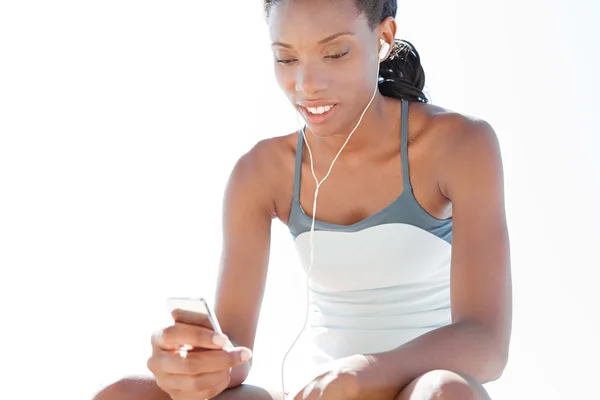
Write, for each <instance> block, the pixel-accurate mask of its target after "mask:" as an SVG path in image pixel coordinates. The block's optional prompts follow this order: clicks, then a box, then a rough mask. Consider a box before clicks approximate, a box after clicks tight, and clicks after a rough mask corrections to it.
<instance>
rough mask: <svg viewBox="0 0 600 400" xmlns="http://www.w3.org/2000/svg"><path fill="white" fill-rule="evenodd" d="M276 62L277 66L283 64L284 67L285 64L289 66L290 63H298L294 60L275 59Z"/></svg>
mask: <svg viewBox="0 0 600 400" xmlns="http://www.w3.org/2000/svg"><path fill="white" fill-rule="evenodd" d="M276 61H277V63H279V64H284V65H286V64H291V63H293V62H294V61H298V60H295V59H289V60H279V59H276Z"/></svg>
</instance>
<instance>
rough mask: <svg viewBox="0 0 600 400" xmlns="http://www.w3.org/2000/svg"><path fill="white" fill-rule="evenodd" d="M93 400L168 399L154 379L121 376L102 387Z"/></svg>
mask: <svg viewBox="0 0 600 400" xmlns="http://www.w3.org/2000/svg"><path fill="white" fill-rule="evenodd" d="M93 400H170V397H169V396H168V395H167V394H166V393H165V392H163V391H162V390H161V389H160V388H159V387H158V386H157V385H156V382H155V381H154V379H151V378H138V377H132V378H123V379H121V380H119V381H118V382H115V383H113V384H112V385H110V386H107V387H106V388H104V389H102V390H101V391H100V392H99V393H97V394H96V396H95V397H94V398H93Z"/></svg>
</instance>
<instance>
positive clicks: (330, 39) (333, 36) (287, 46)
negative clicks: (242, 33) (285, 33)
mask: <svg viewBox="0 0 600 400" xmlns="http://www.w3.org/2000/svg"><path fill="white" fill-rule="evenodd" d="M344 35H349V36H354V33H353V32H338V33H334V34H333V35H330V36H327V37H326V38H325V39H321V40H319V41H318V43H319V44H325V43H328V42H331V41H333V40H335V39H337V38H339V37H340V36H344ZM271 46H281V47H285V48H288V49H289V48H291V47H292V46H291V45H289V44H287V43H282V42H273V43H271Z"/></svg>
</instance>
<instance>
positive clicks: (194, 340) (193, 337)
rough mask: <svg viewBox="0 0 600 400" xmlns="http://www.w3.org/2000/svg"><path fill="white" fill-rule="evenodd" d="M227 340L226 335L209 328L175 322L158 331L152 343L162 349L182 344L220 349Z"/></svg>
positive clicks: (172, 348) (171, 348) (175, 347)
mask: <svg viewBox="0 0 600 400" xmlns="http://www.w3.org/2000/svg"><path fill="white" fill-rule="evenodd" d="M227 341H228V338H227V336H225V335H222V334H219V333H215V332H214V331H213V330H211V329H207V328H204V327H201V326H196V325H190V324H184V323H179V322H176V323H175V324H174V325H172V326H170V327H168V328H165V329H163V330H162V331H160V332H159V334H158V335H157V336H156V337H155V338H154V345H155V347H158V348H161V349H164V350H174V349H178V348H179V347H180V346H181V345H184V344H186V345H190V346H192V347H193V348H201V349H222V348H223V347H225V345H226V344H227Z"/></svg>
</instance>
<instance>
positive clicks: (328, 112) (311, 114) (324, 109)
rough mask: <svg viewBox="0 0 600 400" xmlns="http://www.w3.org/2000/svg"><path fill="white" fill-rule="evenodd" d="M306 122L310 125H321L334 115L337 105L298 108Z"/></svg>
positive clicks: (324, 104) (301, 106)
mask: <svg viewBox="0 0 600 400" xmlns="http://www.w3.org/2000/svg"><path fill="white" fill-rule="evenodd" d="M299 108H300V110H301V112H302V115H303V116H304V118H305V120H306V122H307V123H308V124H311V125H321V124H324V123H326V122H327V121H329V120H330V119H331V118H332V117H333V115H335V113H336V111H337V108H338V105H337V104H335V103H333V104H332V103H328V104H327V103H322V105H318V106H317V105H311V106H303V105H300V106H299Z"/></svg>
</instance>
